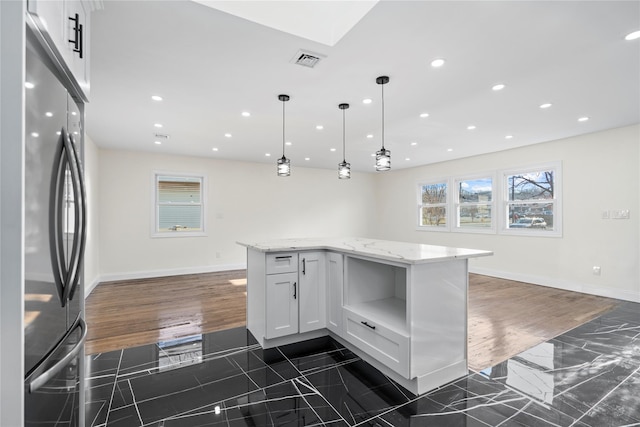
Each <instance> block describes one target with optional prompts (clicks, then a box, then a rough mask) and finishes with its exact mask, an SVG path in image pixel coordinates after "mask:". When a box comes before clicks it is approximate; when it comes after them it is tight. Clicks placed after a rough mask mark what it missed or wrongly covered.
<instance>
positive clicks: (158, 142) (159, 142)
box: [153, 141, 162, 145]
mask: <svg viewBox="0 0 640 427" xmlns="http://www.w3.org/2000/svg"><path fill="white" fill-rule="evenodd" d="M153 143H154V144H156V145H162V141H153Z"/></svg>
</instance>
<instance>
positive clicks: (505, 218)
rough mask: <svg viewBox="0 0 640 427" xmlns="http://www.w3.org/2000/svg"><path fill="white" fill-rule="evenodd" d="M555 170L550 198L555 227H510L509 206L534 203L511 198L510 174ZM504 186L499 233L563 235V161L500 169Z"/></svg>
mask: <svg viewBox="0 0 640 427" xmlns="http://www.w3.org/2000/svg"><path fill="white" fill-rule="evenodd" d="M540 171H553V198H552V199H548V200H549V202H550V203H552V204H553V215H552V217H553V228H552V229H544V230H539V229H535V230H527V229H525V228H509V206H510V205H511V204H528V203H534V202H533V201H532V200H534V199H527V200H517V201H510V200H509V176H512V175H521V174H526V173H531V172H540ZM500 178H501V183H500V186H501V188H502V191H501V201H500V206H501V208H500V217H499V221H500V227H499V233H500V234H504V235H514V236H535V237H562V202H563V198H562V162H560V161H557V162H547V163H538V164H532V165H528V166H522V167H517V168H511V169H505V170H501V171H500ZM538 203H539V202H538Z"/></svg>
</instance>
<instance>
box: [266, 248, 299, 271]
mask: <svg viewBox="0 0 640 427" xmlns="http://www.w3.org/2000/svg"><path fill="white" fill-rule="evenodd" d="M297 271H298V253H297V252H280V253H276V254H267V274H280V273H295V272H297Z"/></svg>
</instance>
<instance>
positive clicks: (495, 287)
mask: <svg viewBox="0 0 640 427" xmlns="http://www.w3.org/2000/svg"><path fill="white" fill-rule="evenodd" d="M617 303H618V301H617V300H613V299H609V298H603V297H597V296H593V295H586V294H580V293H576V292H570V291H563V290H558V289H554V288H548V287H544V286H538V285H532V284H528V283H522V282H515V281H511V280H505V279H498V278H494V277H488V276H481V275H476V274H471V275H470V276H469V320H468V321H469V340H468V358H469V367H470V368H471V369H473V370H481V369H484V368H487V367H489V366H493V365H495V364H497V363H499V362H501V361H504V360H506V359H508V358H509V357H512V356H514V355H516V354H518V353H520V352H522V351H524V350H526V349H528V348H531V347H532V346H534V345H536V344H539V343H541V342H544V341H546V340H548V339H550V338H553V337H555V336H557V335H559V334H561V333H563V332H565V331H567V330H569V329H572V328H574V327H576V326H579V325H581V324H583V323H585V322H587V321H589V320H591V319H593V318H595V317H597V316H598V315H600V314H602V313H604V312H606V311H608V310H610V309H612V308H613V307H615V306H616V305H617ZM86 318H87V324H88V329H89V332H88V337H87V344H86V347H85V348H86V352H87V354H94V353H103V352H107V351H112V350H117V349H121V348H129V347H135V346H139V345H143V344H152V343H155V342H158V341H162V340H170V339H174V338H178V337H183V336H189V335H195V334H199V333H207V332H214V331H217V330H222V329H229V328H234V327H238V326H244V325H245V321H246V271H245V270H235V271H225V272H220V273H206V274H192V275H184V276H171V277H162V278H152V279H138V280H126V281H118V282H105V283H101V284H100V285H99V286H98V287H97V288H96V289H95V290H94V291H93V292H92V293H91V295H90V296H89V298H88V299H87V302H86Z"/></svg>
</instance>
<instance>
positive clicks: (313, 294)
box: [298, 252, 327, 333]
mask: <svg viewBox="0 0 640 427" xmlns="http://www.w3.org/2000/svg"><path fill="white" fill-rule="evenodd" d="M298 260H299V261H298V262H299V264H298V276H299V279H300V301H299V302H298V308H299V318H300V332H301V333H302V332H309V331H315V330H316V329H322V328H324V327H326V325H327V321H326V319H327V309H326V307H327V305H326V304H327V303H326V301H327V299H326V291H325V289H326V288H325V281H326V280H325V277H326V270H325V254H324V252H301V253H299V255H298Z"/></svg>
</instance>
